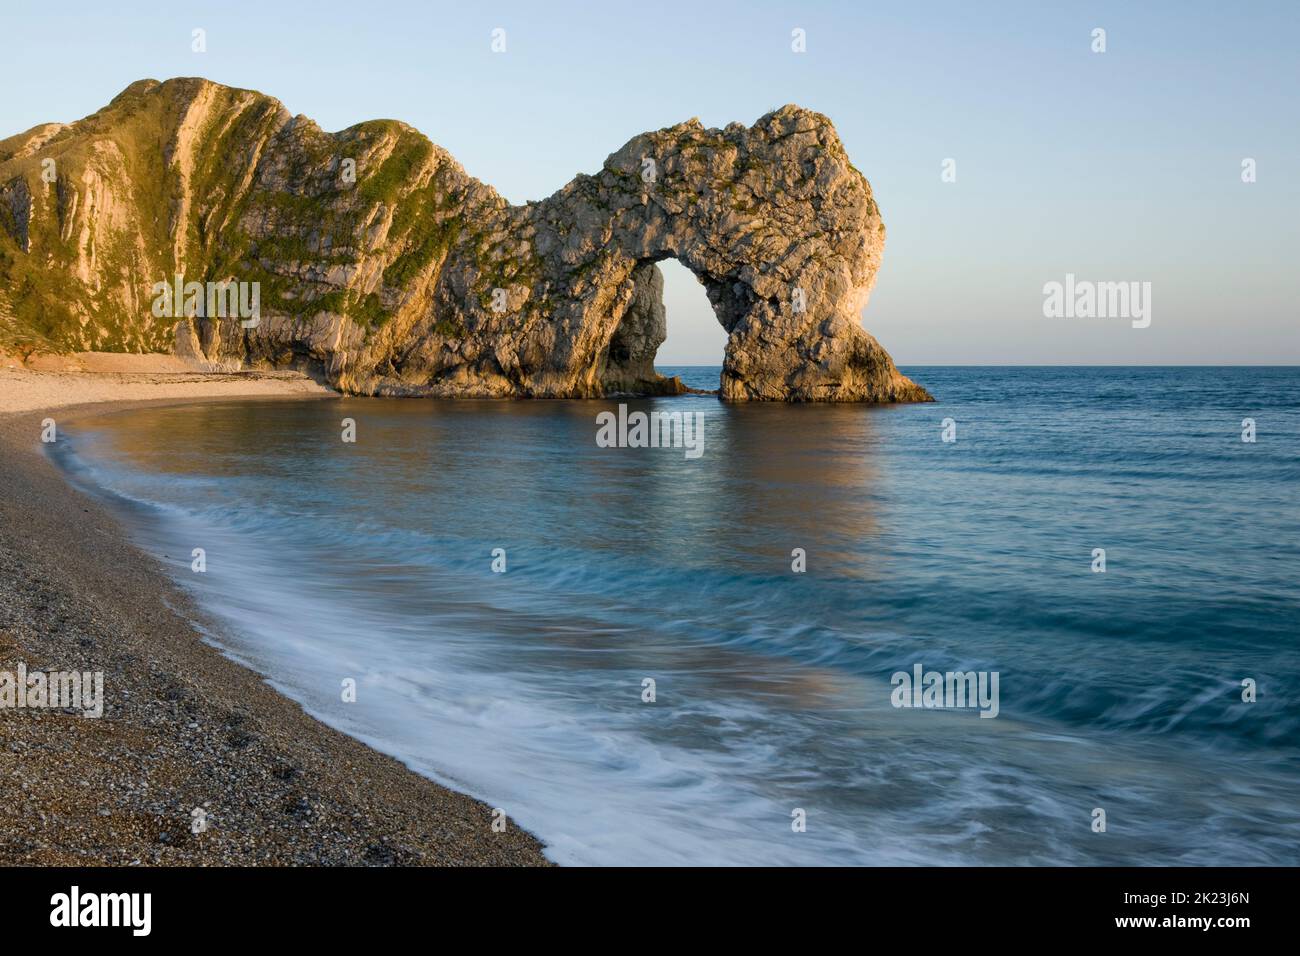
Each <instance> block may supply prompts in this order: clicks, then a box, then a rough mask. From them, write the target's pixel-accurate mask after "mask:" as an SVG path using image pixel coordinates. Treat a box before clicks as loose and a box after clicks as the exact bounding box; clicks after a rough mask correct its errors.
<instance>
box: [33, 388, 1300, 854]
mask: <svg viewBox="0 0 1300 956" xmlns="http://www.w3.org/2000/svg"><path fill="white" fill-rule="evenodd" d="M661 371H662V372H663V373H665V374H670V375H671V374H675V375H679V376H681V377H682V379H683V380H684V381H685V382H686V383H687V384H689V385H692V386H694V387H696V388H700V389H716V388H717V386H718V376H719V369H718V368H716V367H684V368H662V369H661ZM903 371H904V372H905V373H906V374H907V375H909V376H910V377H911V378H913V379H914V380H915V381H917V382H919V383H921V384H923V385H925V386H926V387H927V388H928V389H929V390H930V391H931V392H932V393H933V394H934V395H935V397H936V399H937V401H936V403H934V404H917V405H901V406H862V405H785V404H767V403H756V404H729V403H724V402H721V401H719V400H718V399H717V397H716V396H714V395H709V394H688V395H682V396H676V397H672V398H654V399H637V398H624V399H619V398H610V399H605V400H599V401H550V400H546V401H542V400H536V401H448V400H419V399H360V398H338V399H325V400H319V401H243V402H228V403H220V402H218V403H212V404H198V405H180V406H174V407H148V408H135V409H128V410H125V411H119V412H115V413H112V414H107V415H103V416H99V417H94V418H87V419H83V420H81V421H79V422H76V423H73V424H71V425H70V426H69V427H68V428H66V429H64V430H63V431H62V433H61V438H60V441H59V442H58V443H57V444H55V445H53V446H49V448H50V449H51V451H50V454H52V455H53V456H54V457H55V459H56V461H57V462H58V464H59V465H60V466H61V467H62V468H63V469H64V470H65V472H66V473H67V475H68V476H69V478H70V479H71V480H72V481H73V482H74V483H76V484H78V485H79V486H81V487H83V488H85V489H87V490H88V491H90V492H91V493H93V494H95V495H97V496H99V497H100V498H101V499H102V500H104V501H105V502H107V503H108V504H109V506H110V507H111V508H112V509H113V510H114V511H115V512H116V513H117V514H118V515H119V516H120V518H121V520H122V521H123V522H124V523H125V525H126V527H127V528H128V529H129V532H130V534H131V535H132V537H133V539H134V540H135V541H136V542H137V544H138V545H139V546H140V547H141V548H143V549H144V550H145V551H147V552H149V553H150V554H153V555H155V556H156V557H157V558H158V559H159V560H161V561H162V562H163V563H164V565H165V566H166V567H167V569H168V570H169V571H170V573H171V574H173V575H174V576H175V579H176V580H177V581H178V582H179V583H180V584H181V585H182V586H183V587H184V588H185V589H187V590H188V591H190V592H192V594H193V596H194V597H195V599H196V601H195V604H196V606H197V607H198V608H199V609H200V619H199V620H197V621H196V624H198V625H199V626H200V628H201V629H202V631H203V633H204V634H205V635H206V637H207V639H208V640H209V641H211V642H212V643H214V644H216V645H217V646H218V647H220V648H221V649H222V650H223V651H224V652H225V653H227V654H228V655H229V656H230V657H232V658H234V659H236V660H238V661H241V662H243V663H245V664H247V665H248V666H249V667H252V668H254V669H255V670H257V671H258V672H259V673H261V674H262V675H264V677H265V679H266V680H267V682H268V683H270V684H271V685H272V686H273V687H275V688H276V689H277V690H279V691H281V692H282V693H284V694H286V695H288V696H289V697H291V698H293V699H294V700H296V701H299V702H300V703H301V704H302V706H303V707H304V708H305V709H306V710H307V711H308V712H310V713H311V714H313V715H315V716H316V717H318V718H319V719H320V720H321V721H323V722H325V723H327V724H329V725H331V726H333V727H335V728H338V729H339V730H341V731H343V732H346V733H348V734H350V735H352V736H354V737H356V738H358V739H360V740H362V741H364V742H366V743H367V744H370V745H371V746H373V747H375V748H377V749H379V750H381V751H383V752H385V753H388V754H391V755H393V756H395V757H397V758H399V759H400V760H402V761H403V762H405V763H406V764H407V765H408V766H410V767H411V768H412V769H413V770H415V771H417V772H418V773H421V774H424V775H426V776H428V777H430V778H432V779H434V780H436V781H439V782H441V783H443V784H445V785H447V786H450V787H453V788H455V789H457V790H460V791H464V792H467V793H469V794H472V795H474V796H476V797H478V798H480V799H482V800H484V801H486V802H487V803H488V804H489V805H490V806H491V807H493V808H500V809H501V810H502V811H503V812H504V814H505V819H506V820H507V825H508V826H518V827H523V828H525V829H527V830H529V831H530V832H532V833H534V834H535V835H536V836H537V837H538V838H539V839H541V840H542V841H543V842H544V843H545V845H546V848H547V849H546V852H547V855H548V856H549V857H550V858H551V859H552V860H554V861H556V862H558V863H562V864H577V865H689V864H704V865H763V864H768V865H1173V864H1219V865H1256V864H1264V865H1282V864H1295V863H1297V862H1300V592H1298V591H1297V583H1298V582H1300V368H1297V367H1276V368H1274V367H1232V368H1212V367H1187V368H1182V367H1180V368H1172V367H1170V368H1160V367H1135V368H1119V367H1105V368H1092V367H1042V368H1029V367H911V368H905V369H904V370H903ZM620 404H624V405H626V406H627V409H626V414H632V413H634V412H636V411H644V412H647V413H649V412H656V411H657V412H663V413H669V414H670V415H671V413H673V412H682V413H683V414H684V415H686V414H691V413H699V417H698V419H697V418H696V417H695V416H694V415H693V414H692V416H691V420H698V421H699V422H701V423H702V425H701V427H702V429H703V431H702V439H703V441H702V451H701V453H700V454H699V455H698V456H694V457H692V456H688V455H687V454H686V453H685V451H686V450H685V449H684V448H682V447H673V446H672V444H671V443H670V442H669V443H666V444H667V445H668V447H632V446H630V445H629V446H627V447H601V445H600V444H598V442H597V440H596V439H597V434H598V430H599V425H598V419H599V416H600V415H601V413H602V412H607V411H611V412H615V413H616V414H617V412H618V406H619V405H620ZM347 420H350V425H349V422H348V421H347ZM668 421H669V422H670V424H671V421H672V419H671V418H669V419H668ZM349 428H350V430H351V437H352V438H353V439H354V440H352V441H347V440H345V438H347V437H349V436H348V431H349ZM930 672H935V673H937V674H939V675H940V677H941V679H943V677H944V675H947V674H949V673H953V674H959V675H960V674H970V673H971V672H974V673H975V674H977V675H981V677H982V678H991V677H992V676H993V675H996V678H997V700H996V716H993V715H992V711H993V709H994V708H992V707H989V706H985V707H979V706H972V701H971V700H969V699H968V700H966V701H965V702H964V703H963V702H962V701H961V700H959V699H956V698H953V697H952V696H951V695H944V694H936V695H932V697H931V698H929V699H927V698H923V697H922V695H921V693H920V688H919V687H918V688H917V689H916V690H915V691H912V690H909V689H908V688H907V684H906V682H905V681H903V679H902V677H903V676H906V677H907V678H909V679H910V678H912V676H913V675H915V674H917V673H921V674H927V673H930ZM986 686H988V685H987V684H986ZM945 687H946V685H945ZM981 714H984V715H986V716H982V715H981ZM340 772H343V771H342V769H340ZM485 825H486V820H485Z"/></svg>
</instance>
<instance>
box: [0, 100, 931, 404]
mask: <svg viewBox="0 0 1300 956" xmlns="http://www.w3.org/2000/svg"><path fill="white" fill-rule="evenodd" d="M884 239H885V227H884V224H883V223H882V222H881V218H880V212H879V210H878V208H877V207H876V204H875V201H874V200H873V198H872V194H871V187H870V186H869V185H868V183H867V180H866V179H865V178H864V177H863V175H862V174H861V173H859V172H858V171H857V170H856V169H855V168H854V167H853V165H852V164H851V163H850V162H849V158H848V156H847V155H846V153H845V151H844V147H843V145H842V144H841V143H840V140H839V137H838V136H837V135H836V132H835V129H834V127H833V126H832V125H831V122H830V121H829V120H828V119H827V118H826V117H824V116H821V115H820V114H818V113H813V112H810V111H808V110H804V109H801V108H799V107H796V106H785V107H783V108H781V109H779V110H776V111H774V112H772V113H769V114H768V115H766V116H764V117H762V118H761V119H760V120H758V122H757V123H755V124H754V125H753V126H750V127H745V126H743V125H741V124H739V123H733V124H731V125H729V126H727V127H726V128H725V129H721V130H718V129H706V128H704V127H703V126H702V125H701V124H700V123H699V122H698V121H697V120H691V121H689V122H686V123H681V124H678V125H677V126H672V127H669V128H667V129H663V130H659V131H657V132H649V133H643V134H641V135H640V136H637V137H635V138H634V139H632V140H631V141H630V142H628V143H627V144H626V145H625V146H623V147H622V148H621V149H620V150H618V151H617V152H616V153H614V154H612V155H611V156H609V158H608V159H606V160H605V163H604V165H603V166H602V167H601V169H600V170H599V172H597V173H596V174H594V175H579V176H577V177H576V178H575V179H573V181H572V182H570V183H569V184H568V185H566V186H565V187H564V188H563V189H561V190H559V191H558V192H557V193H555V194H554V195H552V196H550V197H549V198H547V199H544V200H541V201H539V202H531V203H528V204H526V205H521V206H515V205H511V204H510V203H508V202H506V200H505V199H503V198H502V197H501V196H500V195H499V194H498V193H497V192H496V191H495V190H494V189H492V188H491V187H490V186H487V185H485V184H483V183H481V182H479V181H478V180H476V179H474V178H473V177H471V176H469V175H468V174H467V173H466V172H465V171H464V169H462V167H461V166H460V165H459V164H458V163H457V162H456V161H455V160H454V159H453V158H452V157H451V156H450V155H449V154H448V153H447V152H446V151H445V150H443V149H441V148H439V147H438V146H436V145H434V144H433V143H431V142H430V141H429V140H428V139H426V138H425V137H424V136H423V135H421V134H420V133H419V132H417V131H416V130H414V129H412V128H411V127H409V126H407V125H405V124H403V123H400V122H396V121H392V120H376V121H371V122H366V123H361V124H359V125H357V126H353V127H351V128H349V129H346V130H343V131H342V132H338V133H326V132H323V131H322V130H321V129H320V128H319V127H318V126H317V125H316V124H315V123H313V122H312V121H311V120H310V119H307V118H306V117H304V116H292V115H291V114H290V113H289V112H288V111H287V110H286V109H285V108H284V107H283V106H282V105H281V104H280V103H279V102H278V101H276V100H274V99H272V98H271V97H268V96H264V95H262V94H260V93H256V92H252V91H249V90H239V89H232V88H230V87H225V86H220V85H218V84H215V83H211V82H208V81H206V80H202V79H174V80H168V81H167V82H164V83H159V82H157V81H155V80H141V81H139V82H137V83H134V84H132V85H131V86H129V87H128V88H127V89H126V90H125V91H123V92H122V93H121V94H120V95H119V96H117V97H116V98H115V99H114V100H113V101H112V102H111V103H110V104H109V105H108V106H107V107H105V108H104V109H102V110H100V111H99V112H98V113H95V114H94V115H92V116H89V117H87V118H85V119H83V120H80V121H78V122H76V123H72V124H70V125H66V126H62V125H58V124H49V125H44V126H39V127H37V128H35V129H32V130H29V131H28V132H26V133H22V134H20V135H18V136H13V137H10V138H9V139H6V140H3V141H0V345H5V344H6V343H7V344H9V345H10V347H13V346H14V345H17V346H19V347H26V348H33V347H41V348H50V349H55V350H92V349H93V350H105V351H134V352H143V351H176V352H177V353H178V354H181V355H185V356H188V357H191V358H195V359H197V360H200V361H207V362H211V363H215V364H219V365H221V366H224V367H244V366H250V365H257V366H278V367H284V366H295V365H296V366H300V367H308V368H312V369H316V370H318V371H319V372H320V373H321V374H322V375H324V376H325V377H326V378H327V379H328V380H329V381H330V382H331V383H332V384H334V385H335V386H337V387H338V388H341V389H343V390H345V391H350V392H354V393H358V394H383V395H444V396H537V397H597V396H602V395H607V394H611V393H615V392H641V393H650V394H653V393H663V392H671V391H674V390H676V389H678V388H679V387H680V386H679V385H678V383H676V382H675V381H674V380H667V379H664V378H662V377H661V376H659V375H658V374H657V373H656V372H655V371H654V364H653V362H654V355H655V350H656V349H657V348H658V346H659V345H660V343H661V342H662V341H663V339H664V336H665V331H666V327H665V316H664V306H663V298H662V289H663V279H662V276H661V274H660V272H659V270H658V268H657V267H656V265H655V263H656V262H659V261H661V260H663V259H666V258H669V257H673V258H676V259H678V260H679V261H680V262H682V263H683V264H684V265H685V266H686V267H687V268H688V269H690V270H691V271H692V272H693V273H694V274H695V275H696V276H697V277H699V279H700V281H701V282H702V283H703V285H704V287H705V289H706V291H707V293H708V297H709V301H710V302H711V303H712V305H713V309H714V312H715V313H716V315H717V317H718V321H719V322H720V323H721V324H722V326H723V328H724V329H725V330H726V331H727V334H728V339H727V347H726V359H725V365H724V367H723V373H722V392H721V394H722V397H724V398H726V399H730V400H737V401H740V400H776V401H836V402H845V401H865V402H897V401H925V400H928V399H929V395H928V394H927V393H926V391H925V390H924V389H923V388H921V387H920V386H918V385H916V384H914V383H913V382H911V381H910V380H908V379H907V378H905V377H904V376H903V375H901V374H900V373H899V372H898V370H897V369H896V368H895V367H894V363H893V362H892V361H891V359H890V358H889V355H888V354H887V353H886V352H885V350H884V349H883V348H881V347H880V345H879V344H878V343H877V342H876V341H875V339H874V338H872V337H871V336H870V335H868V334H867V333H866V332H865V331H863V329H862V327H861V325H860V321H859V313H860V310H861V309H862V307H863V306H864V305H865V304H866V300H867V296H868V294H869V292H870V290H871V286H872V284H873V282H874V279H875V275H876V270H877V268H878V266H879V263H880V256H881V250H882V248H883V246H884ZM177 275H179V276H182V277H183V280H184V281H185V282H198V283H223V282H228V281H229V282H234V283H248V284H250V286H251V284H252V283H256V284H257V285H256V288H257V290H258V301H259V306H260V308H259V314H258V317H257V318H258V320H257V322H256V323H255V324H254V323H251V322H249V321H241V316H240V315H236V314H230V313H228V314H227V315H226V317H218V316H216V315H212V314H203V315H193V316H186V315H185V314H184V313H183V312H181V311H179V307H180V306H181V304H182V303H180V302H177V303H175V304H174V305H173V308H174V309H176V311H174V312H172V313H170V314H169V313H168V312H167V311H166V310H165V309H164V310H163V312H164V314H162V315H158V314H156V313H157V312H158V311H159V310H158V309H157V308H156V304H157V295H158V293H157V290H156V288H155V287H156V286H157V284H158V283H166V284H168V285H169V286H170V285H171V284H172V283H173V282H174V281H175V279H174V277H175V276H177ZM232 301H233V300H232ZM205 303H206V300H205Z"/></svg>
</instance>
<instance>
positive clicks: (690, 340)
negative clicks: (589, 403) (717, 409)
mask: <svg viewBox="0 0 1300 956" xmlns="http://www.w3.org/2000/svg"><path fill="white" fill-rule="evenodd" d="M628 284H629V293H628V295H627V303H628V304H627V307H626V309H624V311H623V314H622V316H621V318H620V319H619V320H618V323H617V325H616V326H615V328H614V331H613V333H612V334H611V336H610V341H609V346H608V348H607V349H606V350H605V354H604V357H603V361H602V363H601V373H600V381H601V385H602V387H603V388H604V390H605V392H606V393H620V392H625V393H637V394H644V395H663V394H679V393H681V392H683V391H687V390H698V391H717V390H718V389H719V387H720V381H719V379H720V369H721V367H722V366H723V364H724V361H725V356H726V348H727V330H726V328H725V327H724V326H723V324H722V320H721V319H720V318H719V316H718V315H717V312H716V310H715V306H714V304H713V302H714V299H715V297H716V295H717V290H716V289H714V290H713V291H712V293H711V292H710V288H709V283H707V282H706V280H704V279H701V278H700V277H698V276H696V275H695V274H694V272H693V271H692V270H691V269H690V268H688V267H687V266H685V265H684V264H682V263H681V262H679V261H678V260H677V259H675V258H672V257H656V258H653V259H644V260H642V261H640V262H638V263H637V264H636V266H635V267H634V268H633V270H632V274H631V277H630V279H629V282H628ZM670 315H671V316H672V318H671V319H670V318H669V316H670Z"/></svg>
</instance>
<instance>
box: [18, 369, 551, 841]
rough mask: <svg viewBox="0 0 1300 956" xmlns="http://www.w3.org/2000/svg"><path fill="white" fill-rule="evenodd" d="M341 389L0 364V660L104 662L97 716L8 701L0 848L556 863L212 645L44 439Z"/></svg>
mask: <svg viewBox="0 0 1300 956" xmlns="http://www.w3.org/2000/svg"><path fill="white" fill-rule="evenodd" d="M334 395H335V393H333V392H331V391H330V390H328V389H325V388H323V387H322V386H320V385H318V384H317V383H315V382H312V381H311V380H310V379H307V378H306V377H305V376H300V375H297V374H294V373H235V374H211V373H202V372H192V371H165V372H157V371H152V370H149V369H144V370H132V371H126V372H120V371H119V372H61V371H54V372H45V371H32V370H26V369H0V489H3V493H2V494H0V671H8V672H11V673H12V672H15V671H16V669H17V668H18V667H19V666H20V665H22V666H24V667H25V668H26V670H27V671H28V672H29V673H30V672H33V671H44V672H55V671H77V672H83V673H89V672H102V673H103V675H104V677H103V687H104V693H103V716H102V717H100V718H97V719H96V718H87V717H84V716H82V715H81V714H80V713H78V712H70V711H66V710H55V709H41V708H26V709H13V708H0V780H3V781H4V783H3V786H4V788H5V792H6V796H7V799H6V800H4V801H0V864H2V865H69V866H87V865H145V866H151V865H152V866H168V865H176V866H191V865H549V862H548V861H547V860H546V858H545V857H544V856H543V855H542V845H541V844H540V843H539V842H538V841H537V840H536V839H535V838H534V837H532V836H531V835H530V834H528V833H526V832H525V831H523V830H520V829H519V828H518V827H517V826H516V825H515V824H514V822H513V820H511V821H509V823H508V825H507V828H506V829H505V831H504V832H499V833H498V832H494V831H493V828H492V819H493V818H492V808H491V807H489V806H488V805H487V804H484V803H482V802H480V801H478V800H475V799H473V798H471V797H469V796H466V795H464V794H461V793H457V792H455V791H452V790H449V789H447V788H445V787H443V786H441V785H439V784H437V783H435V782H433V781H431V780H429V779H427V778H425V777H423V776H420V775H419V774H417V773H415V772H414V771H412V770H410V769H408V768H407V767H406V766H405V765H404V764H402V763H401V762H400V761H398V760H396V759H394V758H391V757H388V756H385V755H383V754H381V753H379V752H378V751H376V750H373V749H371V748H370V747H368V746H367V745H365V744H363V743H361V742H360V741H358V740H355V739H354V738H352V737H349V736H347V735H345V734H343V733H341V732H339V731H336V730H333V729H331V728H329V727H327V726H326V725H325V724H323V723H321V722H319V721H318V720H316V719H315V718H313V717H311V716H309V715H308V714H307V713H306V712H305V711H304V710H303V709H302V707H301V706H300V705H299V704H297V703H296V702H294V701H292V700H290V699H289V698H287V697H285V696H283V695H281V694H280V693H278V692H277V691H275V690H273V689H272V688H271V687H270V686H269V685H268V684H267V682H266V681H265V680H264V679H263V677H262V676H261V675H259V674H257V673H255V672H253V671H252V670H249V669H248V668H246V667H244V666H243V665H241V664H238V663H236V662H235V661H233V660H232V659H230V658H229V657H227V656H226V655H225V654H223V653H222V652H221V651H220V650H218V649H217V648H216V647H214V646H212V645H211V644H209V643H206V642H205V641H204V639H203V637H202V635H201V634H200V632H199V630H198V629H197V628H196V626H195V624H194V623H193V622H194V621H197V620H201V619H202V618H203V615H202V614H201V613H199V612H198V609H197V608H195V607H194V605H193V602H192V599H191V598H190V597H189V595H187V594H186V593H185V592H184V591H183V590H182V589H181V588H180V586H179V585H177V584H176V583H175V582H174V581H172V580H171V579H170V577H169V576H168V575H167V573H166V572H165V570H164V569H163V567H162V566H161V565H160V564H159V563H158V562H157V561H156V560H155V559H154V558H152V557H150V556H149V555H147V554H145V553H143V552H142V551H140V550H138V549H137V548H136V547H135V546H134V545H133V544H132V543H131V542H130V540H129V539H128V535H127V533H126V531H125V529H124V528H123V527H122V526H121V525H120V524H119V523H118V521H117V520H116V519H115V518H114V517H113V515H112V514H111V513H110V512H109V511H108V510H107V509H106V508H104V507H103V506H102V505H100V504H99V503H97V502H96V501H95V500H93V499H92V498H90V497H88V496H86V495H85V494H83V493H81V492H80V491H78V490H77V489H76V488H74V487H73V485H72V484H71V483H70V482H69V481H68V480H67V479H66V478H65V476H64V475H63V474H62V473H61V472H60V471H59V469H58V468H57V467H56V466H55V464H54V463H53V462H52V461H51V460H50V459H49V457H48V456H47V455H44V454H42V453H41V451H40V447H41V444H40V442H41V432H42V430H43V424H42V423H43V422H44V420H45V419H47V418H54V419H55V421H56V428H58V427H62V425H63V424H65V423H67V422H71V421H74V420H76V419H79V418H84V417H86V416H89V415H95V416H97V415H101V414H109V413H113V412H118V411H121V410H125V409H130V408H136V407H142V406H147V405H164V404H165V405H172V404H188V403H193V402H213V401H220V402H224V401H236V400H239V401H242V400H249V399H254V400H255V399H264V400H265V399H277V400H280V399H283V400H289V401H302V400H313V399H316V400H319V399H322V398H326V399H327V398H329V397H331V396H334ZM196 811H197V812H196ZM196 829H197V830H199V831H200V832H194V831H195V830H196Z"/></svg>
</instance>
